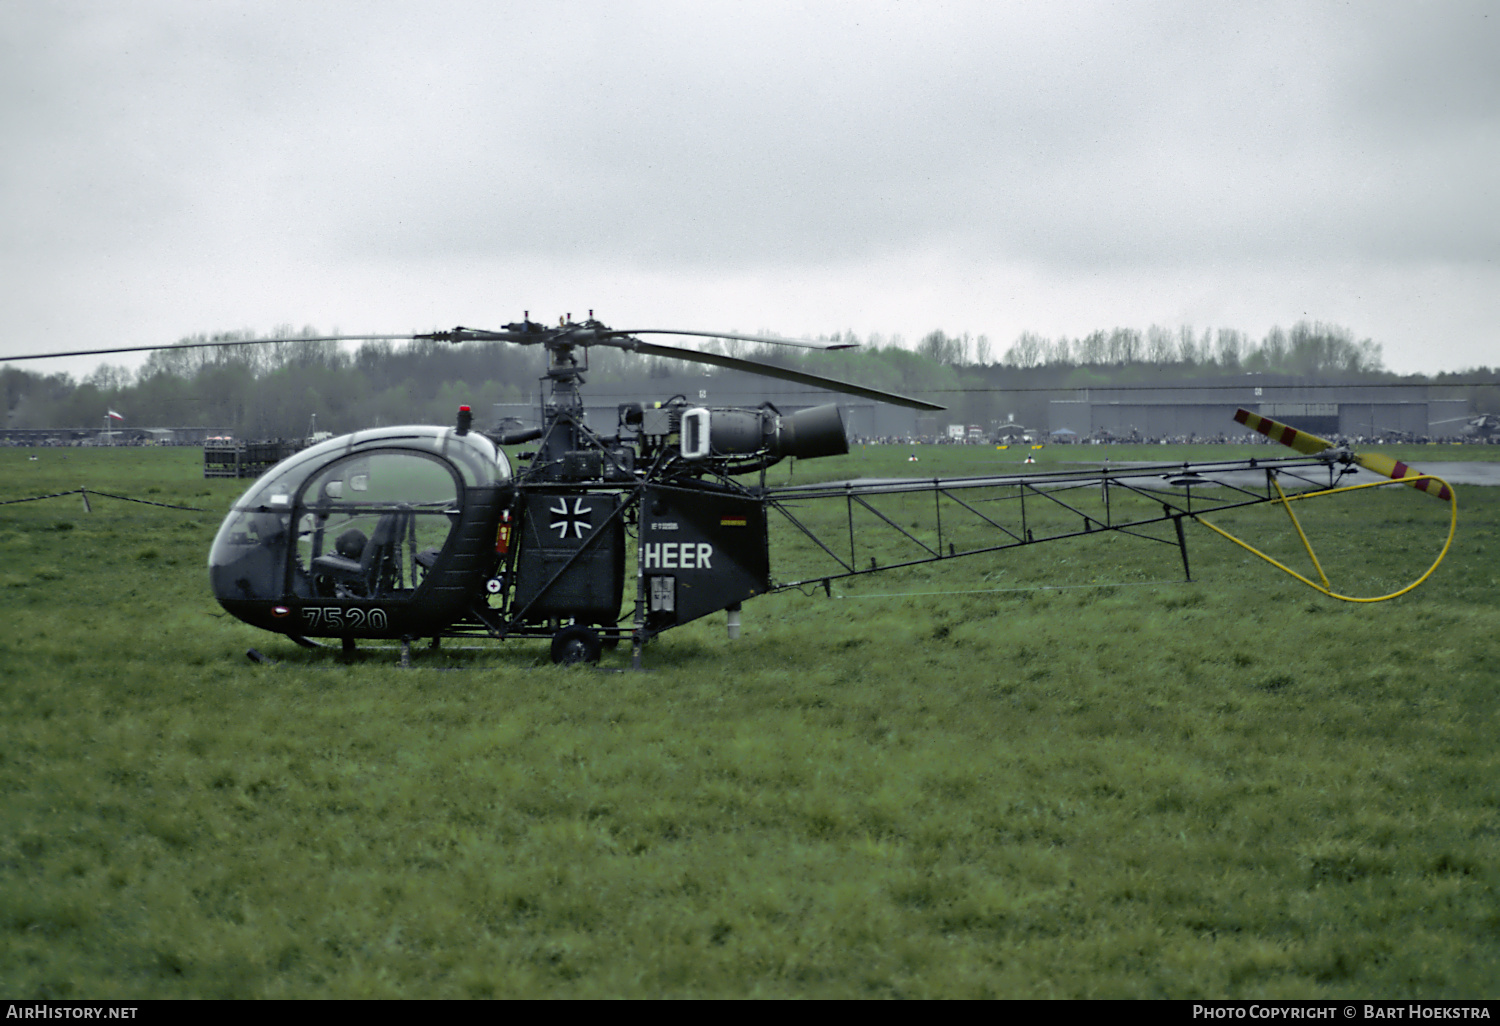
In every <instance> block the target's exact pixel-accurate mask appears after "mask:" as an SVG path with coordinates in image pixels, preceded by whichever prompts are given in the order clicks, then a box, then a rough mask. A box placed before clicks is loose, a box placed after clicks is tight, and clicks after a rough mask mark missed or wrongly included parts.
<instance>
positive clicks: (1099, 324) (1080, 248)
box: [0, 0, 1500, 373]
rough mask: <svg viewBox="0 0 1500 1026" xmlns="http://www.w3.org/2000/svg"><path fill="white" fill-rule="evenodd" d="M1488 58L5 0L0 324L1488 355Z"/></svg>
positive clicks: (1045, 34) (640, 16) (713, 20)
mask: <svg viewBox="0 0 1500 1026" xmlns="http://www.w3.org/2000/svg"><path fill="white" fill-rule="evenodd" d="M1497 55H1500V4H1495V3H1423V4H1416V3H1403V4H1390V3H1385V4H1383V3H1376V2H1366V0H1360V2H1356V3H1348V4H1346V3H1340V4H1331V3H1309V2H1306V0H1301V2H1296V3H1287V4H1250V3H1232V4H1231V3H1209V2H1196V3H1182V4H1179V3H1160V4H1152V3H1145V2H1129V3H1079V4H1070V3H1041V2H1032V3H1019V4H1008V3H999V2H996V0H984V2H976V3H943V2H937V0H926V2H922V3H873V2H858V3H848V4H844V3H830V2H814V3H772V2H768V0H755V2H753V3H743V4H740V3H713V2H705V0H695V2H688V3H666V2H646V0H642V2H637V3H565V2H557V0H549V2H542V3H501V2H497V0H484V2H476V3H435V2H432V0H423V2H421V3H415V2H413V3H354V2H329V3H317V2H308V0H298V2H295V3H278V2H273V0H255V2H251V3H244V4H234V3H203V2H196V0H195V2H187V0H181V2H155V3H152V2H144V0H131V2H128V3H120V2H117V0H110V2H105V3H41V2H36V3H31V2H20V0H16V2H10V3H5V4H3V5H0V84H3V94H0V126H3V129H0V130H3V141H4V148H3V150H0V216H3V224H4V228H3V231H0V272H3V275H4V278H3V281H4V287H3V298H4V302H3V304H0V351H3V352H5V353H21V352H35V351H48V350H60V349H68V348H78V347H82V346H90V347H92V346H102V345H110V344H131V345H141V344H153V343H168V342H172V341H175V340H176V339H178V338H180V337H181V336H183V335H187V334H193V333H197V332H212V331H218V330H229V329H239V328H251V329H254V330H256V331H260V332H266V331H270V330H271V329H272V328H274V327H275V326H277V325H279V324H285V323H288V322H290V323H295V324H297V325H299V326H300V325H302V324H312V325H315V326H317V327H318V328H320V329H322V330H324V331H331V330H333V329H335V328H337V329H340V330H342V331H345V332H382V333H383V332H402V331H408V330H417V331H425V330H430V329H433V328H437V327H448V326H452V325H454V324H466V325H471V326H479V327H493V326H498V325H500V324H502V323H504V322H506V321H509V320H514V319H518V318H519V317H520V316H521V313H522V311H523V310H530V311H531V313H532V315H533V316H534V317H537V318H538V319H553V318H555V317H557V316H558V315H560V314H562V313H565V312H572V313H573V314H575V316H578V317H581V316H583V314H584V313H585V312H586V310H587V309H588V308H590V307H592V308H593V309H594V310H595V311H596V314H597V315H598V316H599V317H600V318H601V319H602V320H604V321H605V322H607V323H609V324H611V325H613V326H615V327H639V328H644V327H681V328H695V329H722V330H731V329H738V330H741V331H752V330H759V329H770V330H774V331H778V332H782V333H785V334H790V335H808V336H811V335H816V334H819V333H829V332H834V331H846V330H851V329H852V330H853V331H855V332H856V333H858V334H859V335H860V336H861V337H862V338H863V337H865V336H867V335H868V334H869V333H871V332H881V333H882V334H884V335H886V336H889V335H891V334H893V333H897V332H899V333H901V334H903V335H904V336H905V338H906V340H907V342H908V344H911V343H913V342H915V341H916V339H918V338H919V337H920V336H921V335H923V334H925V333H926V332H928V331H931V330H932V329H934V328H941V329H943V330H945V331H948V332H950V333H962V332H969V333H971V334H974V335H978V334H986V335H988V336H989V337H990V339H991V340H992V345H993V346H994V349H995V351H996V353H997V354H998V353H999V352H1001V351H1003V350H1004V348H1005V347H1006V346H1007V345H1009V343H1010V342H1011V341H1013V340H1014V338H1015V337H1016V335H1017V334H1019V333H1020V332H1022V331H1028V330H1029V331H1034V332H1038V333H1040V334H1042V335H1046V336H1055V335H1058V334H1060V333H1061V334H1067V335H1069V336H1072V337H1076V336H1078V335H1081V334H1086V333H1087V332H1089V331H1091V330H1093V329H1095V328H1110V327H1114V326H1117V325H1118V326H1129V327H1137V328H1141V329H1144V328H1146V327H1147V326H1149V325H1151V324H1153V323H1156V324H1162V325H1167V326H1171V327H1174V328H1175V327H1177V326H1180V325H1190V326H1193V327H1194V328H1195V329H1198V330H1202V329H1203V328H1206V327H1215V328H1217V327H1232V328H1238V329H1240V330H1242V331H1246V332H1248V333H1250V334H1251V335H1253V336H1255V337H1257V338H1258V337H1260V336H1262V335H1263V334H1264V333H1265V331H1266V330H1267V329H1268V328H1270V327H1271V326H1272V325H1275V324H1280V325H1283V326H1290V325H1291V324H1293V323H1294V322H1296V321H1298V320H1302V319H1312V320H1323V321H1330V322H1334V323H1337V324H1340V325H1343V326H1344V327H1347V328H1348V329H1350V330H1351V331H1353V332H1354V333H1355V336H1356V337H1357V338H1365V337H1370V338H1372V339H1374V340H1375V341H1376V342H1377V343H1380V344H1381V345H1382V346H1383V347H1384V352H1385V358H1386V362H1387V365H1389V366H1391V367H1392V368H1394V369H1397V370H1402V371H1417V370H1425V371H1431V370H1443V369H1446V370H1456V369H1461V368H1464V367H1469V366H1473V365H1477V364H1490V365H1496V364H1500V333H1497V330H1496V325H1497V324H1500V267H1497V254H1500V195H1497V184H1496V183H1497V181H1500V56H1497ZM121 362H130V363H133V362H136V361H129V360H122V361H121ZM90 363H91V362H90ZM21 366H26V367H29V368H31V369H34V370H46V371H49V372H50V371H52V370H56V369H69V370H72V371H73V372H74V373H78V371H79V368H78V367H77V366H76V365H65V364H51V363H48V364H23V365H21ZM84 369H86V367H85V368H84Z"/></svg>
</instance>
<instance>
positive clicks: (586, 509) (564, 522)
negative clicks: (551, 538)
mask: <svg viewBox="0 0 1500 1026" xmlns="http://www.w3.org/2000/svg"><path fill="white" fill-rule="evenodd" d="M547 512H549V513H551V514H553V515H554V516H558V517H561V518H562V519H560V520H554V521H552V523H551V524H550V525H548V526H549V528H550V529H551V530H553V531H556V532H557V539H558V541H562V540H563V539H564V538H566V537H567V536H568V531H569V530H572V531H574V532H575V533H574V535H573V537H575V538H582V537H583V532H585V531H587V530H588V529H589V527H591V526H592V524H591V523H590V521H589V518H588V514H590V513H592V512H594V507H592V506H585V505H584V504H583V498H582V496H580V497H579V498H576V499H574V500H573V509H572V512H569V510H568V500H567V497H566V496H563V497H561V498H559V499H558V500H557V505H556V506H553V507H552V508H551V509H549V510H548V511H547Z"/></svg>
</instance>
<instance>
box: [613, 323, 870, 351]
mask: <svg viewBox="0 0 1500 1026" xmlns="http://www.w3.org/2000/svg"><path fill="white" fill-rule="evenodd" d="M610 333H611V334H613V335H618V336H621V337H624V336H627V335H696V336H698V337H699V338H732V339H738V340H739V341H741V342H764V343H767V344H769V345H773V346H796V347H797V348H798V349H817V350H827V349H858V348H859V343H858V342H808V341H806V340H804V339H796V338H771V337H770V336H768V335H737V334H735V333H734V332H732V331H680V330H677V329H675V328H635V329H633V330H631V331H611V332H610Z"/></svg>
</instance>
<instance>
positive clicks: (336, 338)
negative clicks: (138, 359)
mask: <svg viewBox="0 0 1500 1026" xmlns="http://www.w3.org/2000/svg"><path fill="white" fill-rule="evenodd" d="M415 337H416V336H414V335H317V336H314V337H312V338H239V339H221V340H219V341H217V342H174V343H171V344H169V345H162V346H118V347H116V348H114V349H77V350H74V351H73V352H70V353H27V354H26V355H24V356H0V363H14V362H16V361H18V360H52V359H58V358H61V357H64V356H113V355H115V354H116V353H154V352H159V351H160V352H165V351H167V350H172V349H222V348H227V347H228V346H264V345H275V344H277V343H280V342H379V341H386V340H396V341H401V340H410V339H412V338H415Z"/></svg>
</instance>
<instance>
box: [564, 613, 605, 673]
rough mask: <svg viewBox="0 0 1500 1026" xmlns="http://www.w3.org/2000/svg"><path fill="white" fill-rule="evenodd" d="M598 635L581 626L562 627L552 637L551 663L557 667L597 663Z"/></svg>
mask: <svg viewBox="0 0 1500 1026" xmlns="http://www.w3.org/2000/svg"><path fill="white" fill-rule="evenodd" d="M599 652H600V645H599V635H597V634H595V633H594V632H593V631H592V630H591V629H589V628H588V627H584V626H583V625H582V624H576V623H575V624H573V625H572V626H569V627H564V628H563V629H562V630H560V631H558V632H557V633H556V634H554V635H553V636H552V661H553V662H554V663H557V664H558V665H559V666H568V665H571V664H573V663H597V662H598V661H599Z"/></svg>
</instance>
